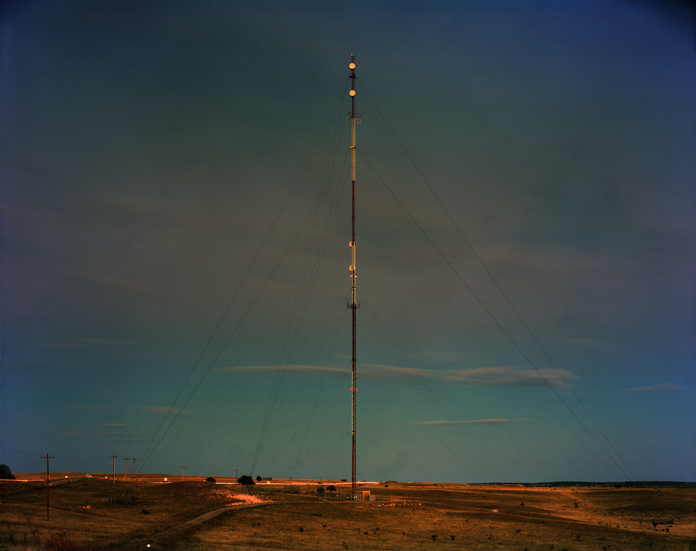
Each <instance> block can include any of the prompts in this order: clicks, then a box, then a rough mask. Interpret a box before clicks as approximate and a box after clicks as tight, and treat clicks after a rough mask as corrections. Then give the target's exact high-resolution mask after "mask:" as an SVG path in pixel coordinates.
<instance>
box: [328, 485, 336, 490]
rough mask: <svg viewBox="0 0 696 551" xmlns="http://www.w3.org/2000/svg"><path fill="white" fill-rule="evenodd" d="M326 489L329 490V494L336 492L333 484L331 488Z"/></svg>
mask: <svg viewBox="0 0 696 551" xmlns="http://www.w3.org/2000/svg"><path fill="white" fill-rule="evenodd" d="M326 489H327V490H328V491H329V492H335V491H336V486H334V485H333V484H331V486H329V487H328V488H326Z"/></svg>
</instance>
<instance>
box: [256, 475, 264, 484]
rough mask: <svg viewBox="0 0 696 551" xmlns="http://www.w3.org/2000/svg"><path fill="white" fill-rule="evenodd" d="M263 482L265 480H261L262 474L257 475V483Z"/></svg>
mask: <svg viewBox="0 0 696 551" xmlns="http://www.w3.org/2000/svg"><path fill="white" fill-rule="evenodd" d="M261 480H263V479H262V478H261V475H260V474H257V475H256V481H257V482H261Z"/></svg>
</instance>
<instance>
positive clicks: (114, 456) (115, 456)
mask: <svg viewBox="0 0 696 551" xmlns="http://www.w3.org/2000/svg"><path fill="white" fill-rule="evenodd" d="M109 457H111V459H113V460H114V462H113V471H114V472H113V475H114V484H116V458H117V457H118V455H110V456H109Z"/></svg>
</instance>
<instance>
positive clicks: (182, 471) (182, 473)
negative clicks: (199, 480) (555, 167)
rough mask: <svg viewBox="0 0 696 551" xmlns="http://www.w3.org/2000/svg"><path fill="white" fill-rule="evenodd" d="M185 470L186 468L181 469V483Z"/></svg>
mask: <svg viewBox="0 0 696 551" xmlns="http://www.w3.org/2000/svg"><path fill="white" fill-rule="evenodd" d="M185 468H186V467H181V481H182V482H183V481H184V469H185Z"/></svg>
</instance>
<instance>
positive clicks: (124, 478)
mask: <svg viewBox="0 0 696 551" xmlns="http://www.w3.org/2000/svg"><path fill="white" fill-rule="evenodd" d="M123 459H125V460H126V471H125V472H124V473H123V480H124V481H125V480H128V460H129V459H130V457H124V458H123Z"/></svg>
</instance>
